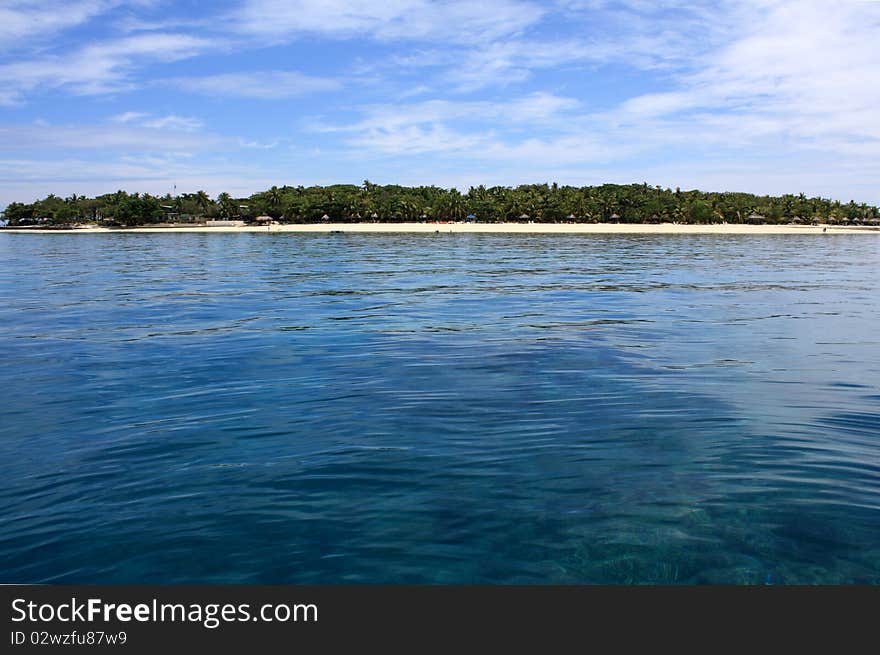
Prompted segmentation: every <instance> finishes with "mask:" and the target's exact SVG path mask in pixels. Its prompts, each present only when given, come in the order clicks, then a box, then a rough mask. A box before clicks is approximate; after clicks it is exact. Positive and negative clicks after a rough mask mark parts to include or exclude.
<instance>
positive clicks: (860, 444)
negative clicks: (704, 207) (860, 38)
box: [0, 234, 880, 584]
mask: <svg viewBox="0 0 880 655" xmlns="http://www.w3.org/2000/svg"><path fill="white" fill-rule="evenodd" d="M878 264H880V237H878V236H876V235H803V236H789V235H784V236H771V235H767V236H730V235H727V236H620V235H607V236H597V235H590V236H575V235H547V236H523V235H518V236H512V235H511V236H506V235H505V236H502V235H451V234H444V235H355V234H326V235H320V234H315V235H305V234H79V235H74V234H66V235H36V234H34V235H16V234H6V235H0V326H2V332H0V394H2V396H0V521H2V529H0V582H53V583H84V582H92V583H276V584H285V583H481V584H482V583H525V584H535V583H562V584H570V583H624V584H632V583H664V584H665V583H673V584H678V583H734V584H746V583H748V584H766V583H771V584H783V583H794V584H802V583H803V584H814V583H878V582H880V291H878V287H877V280H878V276H877V272H878Z"/></svg>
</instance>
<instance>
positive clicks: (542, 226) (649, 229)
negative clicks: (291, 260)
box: [0, 223, 880, 235]
mask: <svg viewBox="0 0 880 655" xmlns="http://www.w3.org/2000/svg"><path fill="white" fill-rule="evenodd" d="M3 232H7V233H37V234H101V233H109V232H121V233H125V232H146V233H160V232H166V233H168V232H174V233H178V232H182V233H189V232H194V233H214V232H216V233H229V232H241V233H247V232H263V233H265V232H343V233H382V232H413V233H428V234H430V233H437V232H439V233H453V234H753V235H759V234H823V233H833V234H872V233H873V234H880V228H876V227H863V226H847V227H844V226H836V225H733V224H721V225H679V224H673V223H660V224H642V223H636V224H623V223H312V224H306V225H292V224H287V225H281V224H277V225H275V224H273V225H268V226H267V225H263V226H257V225H249V226H244V227H235V226H217V225H213V226H204V225H163V226H158V225H154V226H142V227H134V228H107V227H94V226H88V227H77V228H72V229H62V230H58V229H43V228H3V229H0V233H3Z"/></svg>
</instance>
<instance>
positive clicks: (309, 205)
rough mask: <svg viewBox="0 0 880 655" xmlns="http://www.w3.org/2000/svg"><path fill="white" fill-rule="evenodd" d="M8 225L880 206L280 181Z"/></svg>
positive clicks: (822, 212) (76, 200) (641, 219)
mask: <svg viewBox="0 0 880 655" xmlns="http://www.w3.org/2000/svg"><path fill="white" fill-rule="evenodd" d="M2 216H3V219H4V220H5V222H6V224H7V225H6V227H7V229H9V228H12V229H22V228H24V229H52V230H63V229H74V228H91V229H132V228H141V229H143V228H162V227H164V228H167V227H189V228H197V227H201V228H211V227H213V228H223V227H227V228H232V227H236V228H241V227H253V226H264V227H265V226H268V227H269V229H271V228H272V226H284V225H290V226H295V225H301V226H305V225H338V224H365V225H370V224H380V223H381V224H392V225H402V224H425V225H430V224H435V223H466V224H474V225H479V224H495V225H498V224H517V225H536V224H537V225H544V226H547V225H549V224H556V225H584V226H587V225H590V224H593V225H599V224H616V225H621V226H625V225H633V226H635V225H658V226H659V225H664V224H668V225H690V226H709V225H722V224H726V225H729V226H730V225H734V226H747V225H770V226H819V225H822V226H839V227H859V228H862V229H865V228H868V229H870V228H876V227H877V226H880V210H878V208H877V207H876V206H871V205H867V204H865V203H856V202H855V201H850V202H849V203H842V202H840V201H838V200H832V199H828V198H820V197H807V196H806V195H805V194H803V193H800V194H797V195H791V194H789V195H783V196H758V195H753V194H750V193H738V192H703V191H698V190H690V191H683V190H681V189H679V188H676V189H669V188H662V187H660V186H649V185H648V184H647V183H643V184H630V185H619V184H603V185H599V186H584V187H574V186H560V185H558V184H556V183H554V184H528V185H520V186H516V187H506V186H492V187H485V186H482V185H480V186H476V187H471V188H470V189H469V190H468V191H467V193H461V192H460V191H458V190H457V189H454V188H452V189H444V188H441V187H437V186H417V187H407V186H399V185H378V184H373V183H371V182H369V181H364V183H363V184H362V185H360V186H358V185H353V184H337V185H331V186H310V187H304V186H282V187H277V186H273V187H272V188H270V189H268V190H265V191H260V192H258V193H254V194H252V195H250V196H248V197H244V198H235V197H232V196H231V195H230V194H228V193H221V194H219V195H218V196H217V197H216V198H211V197H210V196H209V195H208V194H207V193H206V192H204V191H197V192H195V193H183V194H180V195H174V196H172V195H171V194H166V195H164V196H155V195H150V194H148V193H128V192H126V191H122V190H120V191H117V192H115V193H110V194H105V195H100V196H96V197H86V196H79V195H75V194H74V195H71V196H69V197H66V198H62V197H59V196H56V195H54V194H52V195H49V196H47V197H46V198H43V199H41V200H37V201H35V202H32V203H22V202H12V203H10V204H9V205H8V206H7V207H6V209H5V210H4V211H3V214H2Z"/></svg>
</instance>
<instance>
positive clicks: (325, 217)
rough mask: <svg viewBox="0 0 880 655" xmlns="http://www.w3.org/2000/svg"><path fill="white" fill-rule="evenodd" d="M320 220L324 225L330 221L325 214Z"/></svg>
mask: <svg viewBox="0 0 880 655" xmlns="http://www.w3.org/2000/svg"><path fill="white" fill-rule="evenodd" d="M321 220H322V221H324V222H325V223H326V222H327V221H329V220H330V217H329V216H327V214H324V215H323V216H322V217H321Z"/></svg>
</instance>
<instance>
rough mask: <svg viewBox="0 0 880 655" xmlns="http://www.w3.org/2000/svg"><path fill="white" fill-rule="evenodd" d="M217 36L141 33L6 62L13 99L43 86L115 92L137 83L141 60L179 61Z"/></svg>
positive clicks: (3, 72) (3, 79)
mask: <svg viewBox="0 0 880 655" xmlns="http://www.w3.org/2000/svg"><path fill="white" fill-rule="evenodd" d="M210 45H211V41H209V40H208V39H204V38H201V37H194V36H189V35H186V34H141V35H136V36H130V37H126V38H123V39H117V40H113V41H105V42H99V43H94V44H90V45H87V46H84V47H82V48H80V49H78V50H74V51H72V52H70V53H67V54H65V55H52V56H44V57H41V58H38V59H30V60H22V61H15V62H13V63H8V64H3V65H0V86H2V87H3V88H5V94H6V99H7V104H8V103H11V102H15V101H20V100H21V98H22V96H23V95H24V94H26V93H30V92H33V91H35V90H38V89H57V88H66V89H69V90H71V91H72V92H74V93H77V94H81V95H91V94H101V93H110V92H114V91H121V90H124V89H129V88H131V87H132V86H134V84H135V83H134V82H133V80H132V79H131V77H130V73H131V71H132V70H133V69H135V68H136V67H137V66H139V65H142V64H144V63H153V62H164V63H167V62H173V61H177V60H180V59H186V58H188V57H192V56H194V55H196V54H199V53H200V52H203V51H204V50H205V49H206V48H207V47H209V46H210Z"/></svg>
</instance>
